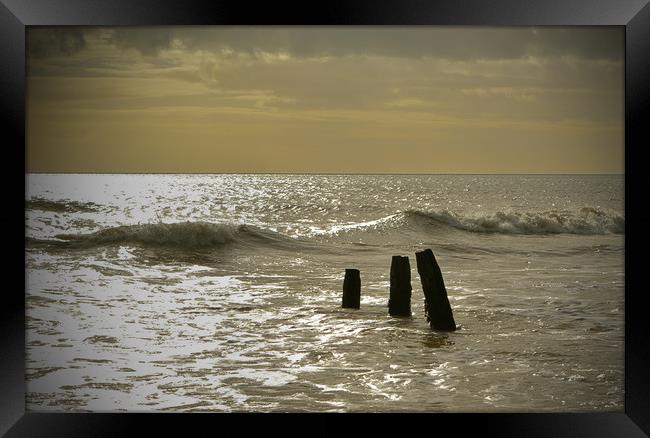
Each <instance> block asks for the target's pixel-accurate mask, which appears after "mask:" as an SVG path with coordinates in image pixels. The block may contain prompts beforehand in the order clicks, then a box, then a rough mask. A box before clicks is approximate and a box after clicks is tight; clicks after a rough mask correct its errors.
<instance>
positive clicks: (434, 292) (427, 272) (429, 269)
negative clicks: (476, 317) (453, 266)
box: [415, 249, 456, 330]
mask: <svg viewBox="0 0 650 438" xmlns="http://www.w3.org/2000/svg"><path fill="white" fill-rule="evenodd" d="M415 257H416V259H417V265H418V273H419V274H420V280H421V282H422V290H423V292H424V309H425V313H426V315H427V320H428V321H429V323H430V325H431V328H432V329H435V330H456V321H454V316H453V312H452V310H451V305H450V304H449V298H448V297H447V289H446V288H445V281H444V280H443V278H442V272H441V270H440V266H438V262H437V261H436V258H435V257H434V255H433V251H431V250H430V249H425V250H424V251H418V252H416V253H415Z"/></svg>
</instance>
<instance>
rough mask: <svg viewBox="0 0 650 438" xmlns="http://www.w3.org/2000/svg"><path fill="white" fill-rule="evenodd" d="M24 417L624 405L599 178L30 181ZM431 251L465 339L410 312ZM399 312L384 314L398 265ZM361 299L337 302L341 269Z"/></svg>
mask: <svg viewBox="0 0 650 438" xmlns="http://www.w3.org/2000/svg"><path fill="white" fill-rule="evenodd" d="M27 188H28V190H27V201H26V227H27V231H26V232H27V251H26V263H27V291H26V306H27V307H26V308H27V365H26V366H27V379H28V381H27V391H28V394H27V408H28V409H29V410H33V411H43V410H46V411H60V410H64V411H117V410H129V411H150V410H156V411H167V410H170V411H192V410H197V411H431V412H435V411H472V412H476V411H489V412H495V411H559V412H568V411H622V410H623V395H624V392H623V389H624V380H623V370H624V363H623V340H624V338H623V334H624V299H623V297H624V294H623V291H624V270H623V253H624V228H625V218H624V209H623V202H624V187H623V177H622V176H596V175H583V176H576V175H560V176H557V175H554V176H539V175H516V176H514V175H435V176H434V175H407V176H404V175H357V176H350V175H326V176H325V175H320V176H319V175H313V176H310V175H62V174H61V175H48V174H29V175H27ZM423 248H431V249H432V250H433V252H434V254H435V255H436V258H437V259H438V262H439V264H440V266H441V268H442V272H443V275H444V279H445V282H446V284H447V289H448V292H449V299H450V302H451V305H452V308H453V310H454V316H455V319H456V322H457V323H458V324H460V325H461V328H460V330H457V331H456V332H453V333H444V332H435V331H432V330H431V329H430V328H429V326H428V325H427V323H426V319H425V316H424V309H423V299H424V297H423V294H422V289H421V286H420V282H419V277H418V275H417V270H416V268H415V257H414V252H415V251H417V250H421V249H423ZM397 254H401V255H408V256H410V257H411V267H412V285H413V299H412V309H413V316H412V318H391V317H389V316H388V309H387V302H388V288H389V268H390V259H391V256H392V255H397ZM348 267H355V268H358V269H360V271H361V281H362V298H361V309H360V310H345V309H341V308H340V305H341V287H342V282H343V274H344V270H345V268H348Z"/></svg>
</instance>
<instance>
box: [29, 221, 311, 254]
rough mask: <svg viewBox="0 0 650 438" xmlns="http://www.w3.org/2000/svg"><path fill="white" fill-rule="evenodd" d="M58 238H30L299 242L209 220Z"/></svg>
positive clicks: (93, 242)
mask: <svg viewBox="0 0 650 438" xmlns="http://www.w3.org/2000/svg"><path fill="white" fill-rule="evenodd" d="M55 237H56V239H58V240H36V239H32V240H30V243H32V244H35V245H39V244H40V245H48V246H54V247H67V248H70V247H71V248H92V247H97V246H108V245H119V244H133V245H141V246H162V247H175V248H185V249H193V248H215V247H220V246H224V245H229V244H242V245H250V246H262V245H266V246H268V245H271V246H292V245H297V244H299V243H300V242H299V241H297V240H296V239H293V238H291V237H288V236H284V235H282V234H279V233H275V232H273V231H270V230H265V229H262V228H258V227H254V226H251V225H231V224H215V223H210V222H178V223H153V224H141V225H123V226H118V227H111V228H106V229H103V230H100V231H96V232H94V233H89V234H59V235H57V236H55Z"/></svg>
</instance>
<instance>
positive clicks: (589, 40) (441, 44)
mask: <svg viewBox="0 0 650 438" xmlns="http://www.w3.org/2000/svg"><path fill="white" fill-rule="evenodd" d="M114 39H115V41H116V43H117V44H118V45H119V46H120V47H134V48H137V49H138V50H140V51H141V52H142V53H144V54H152V53H155V52H156V51H158V50H160V49H162V48H166V47H169V46H170V44H171V43H172V41H173V40H174V39H178V40H179V41H182V42H183V43H184V44H185V45H186V46H187V47H188V48H190V49H201V50H219V49H224V48H229V49H232V50H234V51H236V52H247V53H254V52H255V51H268V52H277V51H286V52H289V53H291V54H292V55H293V56H297V57H311V56H346V55H378V56H392V57H405V58H420V57H438V58H449V59H515V58H522V57H526V56H574V57H578V58H586V59H608V60H618V59H620V58H621V56H622V53H623V32H622V31H621V29H620V28H615V27H607V28H603V27H601V28H594V27H591V28H585V27H582V28H578V27H571V28H566V27H565V28H554V27H547V28H532V27H522V28H506V27H492V28H488V27H408V28H405V27H302V28H299V27H289V28H286V27H285V28H279V27H270V28H269V27H252V28H251V27H193V28H189V27H178V28H123V29H118V30H115V31H114Z"/></svg>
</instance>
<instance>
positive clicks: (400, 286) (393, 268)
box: [388, 255, 413, 316]
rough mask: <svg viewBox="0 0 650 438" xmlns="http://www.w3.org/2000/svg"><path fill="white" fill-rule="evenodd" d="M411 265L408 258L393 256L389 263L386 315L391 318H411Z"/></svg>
mask: <svg viewBox="0 0 650 438" xmlns="http://www.w3.org/2000/svg"><path fill="white" fill-rule="evenodd" d="M412 289H413V288H412V287H411V265H410V263H409V258H408V257H402V256H398V255H397V256H393V259H392V260H391V263H390V298H389V299H388V313H389V314H390V315H391V316H411V290H412Z"/></svg>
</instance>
